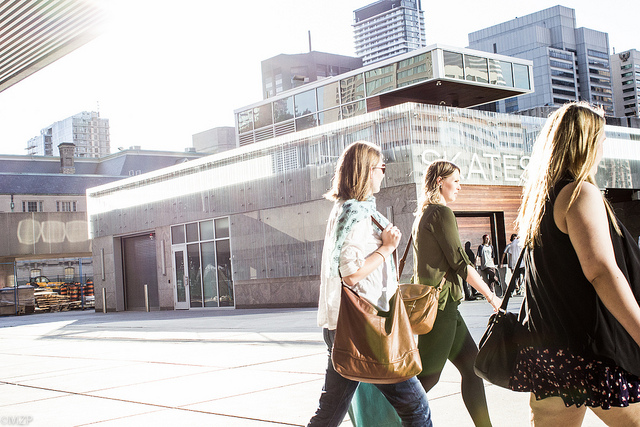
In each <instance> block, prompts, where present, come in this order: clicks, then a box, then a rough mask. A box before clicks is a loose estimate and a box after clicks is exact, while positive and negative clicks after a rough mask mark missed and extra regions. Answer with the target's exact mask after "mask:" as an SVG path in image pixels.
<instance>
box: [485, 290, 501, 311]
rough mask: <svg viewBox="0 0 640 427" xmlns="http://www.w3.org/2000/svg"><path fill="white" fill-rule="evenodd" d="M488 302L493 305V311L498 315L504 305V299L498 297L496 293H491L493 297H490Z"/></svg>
mask: <svg viewBox="0 0 640 427" xmlns="http://www.w3.org/2000/svg"><path fill="white" fill-rule="evenodd" d="M487 300H488V301H489V304H491V306H492V307H493V311H494V312H496V313H497V312H498V310H499V309H500V306H501V305H502V298H500V297H498V296H497V295H496V294H494V293H491V295H490V296H489V298H487Z"/></svg>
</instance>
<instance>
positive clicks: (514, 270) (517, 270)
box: [500, 234, 524, 295]
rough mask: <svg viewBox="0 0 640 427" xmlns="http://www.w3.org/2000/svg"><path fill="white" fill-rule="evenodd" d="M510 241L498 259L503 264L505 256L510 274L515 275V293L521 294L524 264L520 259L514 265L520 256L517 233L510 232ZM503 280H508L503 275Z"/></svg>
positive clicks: (520, 246)
mask: <svg viewBox="0 0 640 427" xmlns="http://www.w3.org/2000/svg"><path fill="white" fill-rule="evenodd" d="M509 240H510V243H509V244H508V245H507V247H506V248H504V252H503V253H502V259H501V260H500V264H503V265H504V259H505V257H506V258H507V266H508V267H509V270H511V274H512V275H513V274H515V275H516V289H515V293H516V295H521V294H522V291H523V287H522V278H523V276H524V265H523V263H522V261H520V264H518V265H517V266H516V262H518V257H519V256H520V251H521V250H522V244H521V243H520V239H519V238H518V235H517V234H512V235H511V238H510V239H509ZM505 282H508V280H507V278H506V277H505Z"/></svg>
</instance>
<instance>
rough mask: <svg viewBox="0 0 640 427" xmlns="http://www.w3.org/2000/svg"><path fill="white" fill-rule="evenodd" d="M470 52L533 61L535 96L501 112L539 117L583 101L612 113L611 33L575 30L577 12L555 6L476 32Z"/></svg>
mask: <svg viewBox="0 0 640 427" xmlns="http://www.w3.org/2000/svg"><path fill="white" fill-rule="evenodd" d="M469 48H471V49H477V50H482V51H485V52H493V53H499V54H501V55H508V56H515V57H518V58H525V59H529V60H532V61H533V80H534V87H535V88H536V89H535V92H534V93H532V94H530V95H522V96H519V97H517V98H511V99H507V100H504V101H500V102H498V103H497V105H496V111H498V112H504V113H515V112H519V113H524V114H530V115H538V114H536V112H537V111H541V110H542V111H544V110H546V109H549V108H551V109H553V108H555V107H559V106H560V105H562V104H564V103H566V102H569V101H576V100H585V101H589V102H591V103H593V104H597V105H601V106H602V107H603V108H604V110H605V114H607V115H609V116H612V115H613V114H614V111H613V91H612V84H611V69H610V66H609V35H608V34H607V33H604V32H601V31H596V30H591V29H588V28H584V27H581V28H576V14H575V10H574V9H570V8H567V7H564V6H554V7H551V8H549V9H545V10H541V11H539V12H535V13H532V14H530V15H526V16H523V17H519V18H516V19H513V20H511V21H507V22H503V23H501V24H498V25H494V26H492V27H488V28H484V29H482V30H479V31H475V32H473V33H470V34H469ZM545 113H546V112H545ZM545 113H543V114H545Z"/></svg>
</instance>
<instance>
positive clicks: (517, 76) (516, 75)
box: [513, 64, 531, 89]
mask: <svg viewBox="0 0 640 427" xmlns="http://www.w3.org/2000/svg"><path fill="white" fill-rule="evenodd" d="M513 82H514V85H515V87H517V88H518V89H531V84H530V83H529V67H527V66H526V65H521V64H513Z"/></svg>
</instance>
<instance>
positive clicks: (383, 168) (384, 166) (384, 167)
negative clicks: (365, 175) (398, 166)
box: [371, 163, 387, 174]
mask: <svg viewBox="0 0 640 427" xmlns="http://www.w3.org/2000/svg"><path fill="white" fill-rule="evenodd" d="M371 169H380V170H381V171H382V173H383V174H384V172H385V170H386V169H387V165H386V164H384V163H383V164H382V166H374V167H372V168H371Z"/></svg>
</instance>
